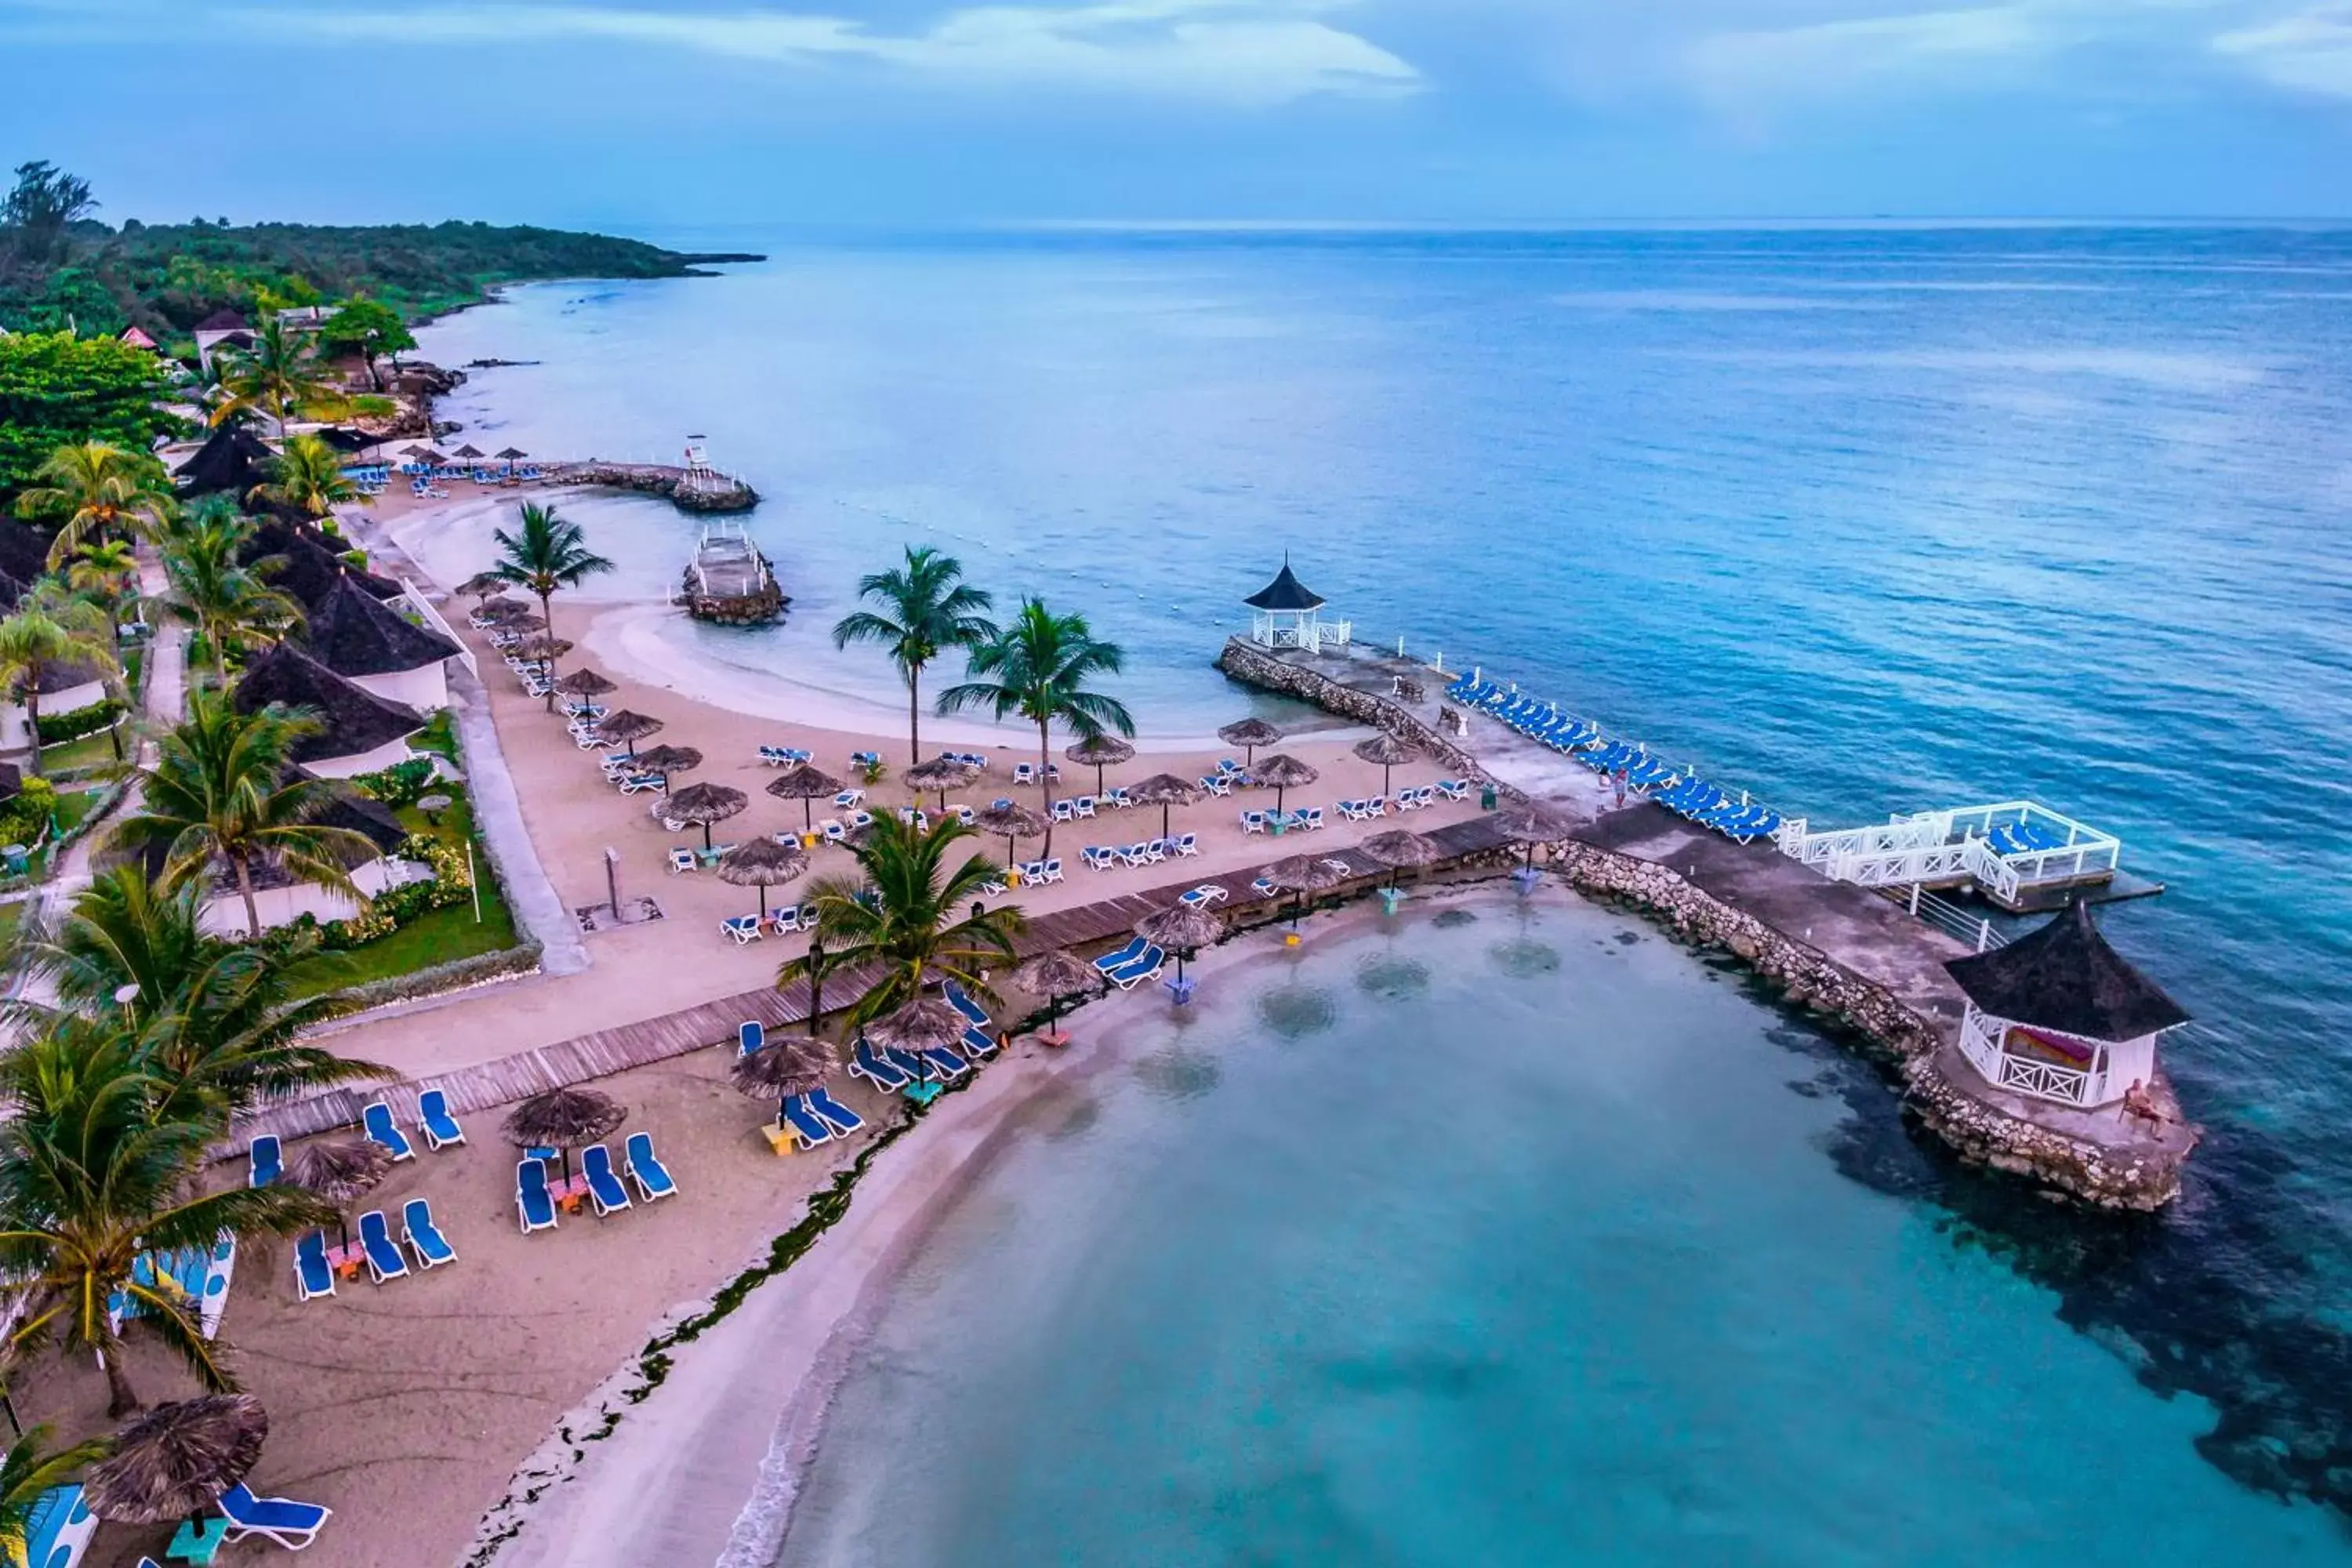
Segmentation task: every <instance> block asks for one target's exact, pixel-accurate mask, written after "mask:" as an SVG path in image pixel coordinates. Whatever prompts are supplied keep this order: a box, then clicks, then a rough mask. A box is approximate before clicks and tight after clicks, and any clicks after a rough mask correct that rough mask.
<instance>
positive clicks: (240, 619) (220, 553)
mask: <svg viewBox="0 0 2352 1568" xmlns="http://www.w3.org/2000/svg"><path fill="white" fill-rule="evenodd" d="M253 531H254V530H253V521H252V520H251V519H249V518H247V517H243V516H241V515H239V514H238V512H237V510H236V506H235V504H234V503H232V502H230V501H229V500H226V498H225V497H221V496H206V497H205V499H204V500H202V501H199V502H198V503H197V504H196V505H195V506H194V507H191V508H190V509H189V510H188V515H187V516H186V517H185V518H184V520H183V521H182V522H181V525H180V526H179V527H178V528H176V529H174V530H173V532H172V533H171V535H170V536H169V537H167V538H166V539H165V540H164V542H163V584H164V597H163V609H164V613H165V614H167V615H169V616H172V618H173V619H174V620H177V621H182V622H184V623H186V624H187V625H189V626H194V628H195V629H196V631H197V632H198V634H199V635H201V636H202V637H204V639H205V647H206V648H207V649H208V650H209V651H210V652H211V654H212V664H213V673H214V675H215V676H216V677H224V676H226V673H227V670H228V652H229V648H230V647H232V646H233V645H236V644H239V643H242V642H243V641H245V640H246V639H247V638H255V639H258V640H263V641H271V640H275V639H276V638H278V637H282V636H284V635H285V634H286V632H288V631H289V630H290V629H291V628H293V627H295V626H299V625H301V623H302V606H301V605H298V604H296V603H295V602H294V600H293V599H292V598H290V597H289V596H288V595H284V594H281V593H279V592H278V590H277V589H275V588H272V587H271V586H269V584H268V582H267V581H266V580H265V579H264V577H263V575H262V574H263V573H264V572H265V571H266V570H268V567H269V565H270V563H271V562H272V561H274V560H276V559H277V558H276V557H269V558H267V559H265V560H263V561H260V562H257V563H254V564H253V565H250V566H248V565H246V564H245V563H243V562H242V561H241V560H240V557H241V556H242V554H243V553H244V550H245V546H246V544H247V542H248V541H250V540H251V539H252V537H253Z"/></svg>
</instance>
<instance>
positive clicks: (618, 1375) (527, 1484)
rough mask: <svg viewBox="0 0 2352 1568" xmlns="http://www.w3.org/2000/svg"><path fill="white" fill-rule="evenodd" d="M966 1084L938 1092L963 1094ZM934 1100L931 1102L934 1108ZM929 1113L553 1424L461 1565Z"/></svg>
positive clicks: (491, 1549) (500, 1545) (569, 1471)
mask: <svg viewBox="0 0 2352 1568" xmlns="http://www.w3.org/2000/svg"><path fill="white" fill-rule="evenodd" d="M970 1082H971V1079H966V1080H965V1084H957V1085H954V1086H952V1087H951V1088H949V1089H945V1090H943V1095H944V1094H954V1093H961V1091H962V1089H964V1087H965V1085H966V1084H968V1083H970ZM936 1102H937V1101H936V1100H934V1101H933V1103H936ZM927 1110H929V1106H928V1105H914V1104H910V1105H909V1106H908V1111H907V1115H906V1118H905V1119H904V1120H903V1121H897V1122H894V1123H892V1124H891V1125H890V1126H889V1127H887V1128H886V1129H884V1130H883V1131H882V1132H881V1134H880V1135H879V1136H878V1137H877V1138H876V1139H875V1140H874V1141H873V1142H871V1143H868V1144H867V1145H866V1147H865V1148H864V1149H862V1150H860V1151H859V1152H858V1155H857V1158H856V1159H855V1160H853V1161H852V1162H850V1163H849V1164H848V1165H846V1166H845V1167H844V1168H843V1169H841V1170H839V1171H836V1172H835V1173H834V1176H833V1181H832V1183H831V1184H829V1185H827V1186H825V1187H823V1188H820V1189H819V1190H818V1191H816V1192H814V1193H812V1194H809V1198H808V1206H807V1210H806V1212H805V1213H804V1214H803V1215H802V1216H801V1218H800V1220H799V1222H798V1223H796V1224H795V1225H793V1226H792V1228H790V1229H789V1230H786V1231H785V1232H784V1233H783V1234H782V1235H781V1236H778V1237H774V1238H773V1239H772V1240H771V1241H770V1242H769V1243H768V1251H767V1255H766V1256H765V1257H764V1258H760V1259H759V1260H758V1261H756V1262H754V1263H752V1264H751V1265H750V1266H748V1267H747V1268H743V1269H742V1270H741V1271H740V1272H739V1273H738V1274H737V1275H736V1276H735V1277H734V1278H733V1279H730V1280H728V1281H727V1283H725V1284H724V1285H721V1286H720V1287H719V1289H716V1290H714V1291H712V1292H711V1293H710V1294H709V1296H707V1297H705V1298H704V1299H703V1300H701V1301H699V1302H698V1303H696V1304H694V1305H693V1306H690V1307H688V1308H687V1309H685V1310H684V1311H683V1312H682V1313H680V1314H678V1315H675V1316H672V1317H670V1318H668V1319H666V1320H665V1321H663V1322H662V1323H661V1324H660V1325H659V1326H658V1327H657V1328H656V1330H655V1331H654V1333H653V1336H652V1338H650V1339H648V1340H647V1341H646V1344H645V1348H644V1349H643V1350H640V1351H639V1352H637V1353H636V1354H635V1355H634V1356H632V1357H630V1358H629V1360H628V1361H626V1362H625V1363H622V1365H621V1366H620V1368H619V1369H618V1370H616V1371H615V1372H614V1373H613V1374H612V1375H611V1376H609V1377H607V1378H606V1379H605V1380H604V1382H603V1383H601V1384H597V1386H596V1388H595V1389H594V1391H593V1392H592V1393H591V1394H589V1395H588V1397H587V1398H586V1399H585V1400H583V1401H582V1402H581V1404H580V1405H577V1406H576V1407H574V1408H573V1409H572V1411H570V1412H569V1413H567V1414H566V1415H564V1416H563V1418H562V1420H560V1421H558V1422H557V1423H556V1426H555V1430H554V1431H553V1432H552V1433H551V1434H550V1435H549V1436H548V1438H547V1439H546V1441H544V1442H542V1443H541V1445H540V1446H539V1447H537V1448H535V1449H533V1450H532V1451H531V1453H530V1455H529V1456H527V1457H526V1458H524V1459H523V1461H522V1463H521V1464H520V1465H519V1466H518V1467H516V1469H515V1473H514V1477H513V1479H511V1480H509V1482H508V1483H507V1492H506V1495H505V1496H504V1497H502V1498H500V1499H499V1500H498V1501H497V1502H495V1503H493V1504H491V1505H490V1508H489V1510H488V1511H487V1512H485V1513H484V1514H483V1515H482V1520H481V1522H480V1524H478V1526H477V1527H476V1528H475V1531H474V1539H473V1542H472V1543H471V1544H469V1545H468V1546H467V1548H466V1551H465V1554H464V1555H463V1556H462V1557H461V1558H459V1559H458V1562H459V1563H460V1565H461V1568H488V1565H489V1564H490V1563H494V1562H495V1561H496V1560H497V1558H498V1555H499V1552H502V1551H503V1550H505V1548H506V1546H507V1543H508V1542H511V1541H513V1540H514V1539H515V1538H516V1537H517V1536H519V1535H520V1534H521V1533H522V1532H523V1530H524V1528H525V1527H526V1526H528V1525H529V1524H530V1513H531V1510H532V1508H533V1507H534V1506H535V1505H536V1504H537V1503H538V1502H539V1500H540V1499H541V1498H542V1497H544V1496H546V1495H547V1494H548V1493H549V1492H550V1491H552V1490H553V1489H556V1488H557V1487H560V1486H562V1485H563V1484H564V1483H566V1482H567V1481H570V1480H571V1479H572V1477H573V1474H574V1472H575V1471H577V1470H578V1468H580V1466H581V1465H582V1464H583V1462H584V1461H585V1459H586V1458H587V1452H588V1451H587V1448H586V1447H585V1445H587V1444H590V1443H597V1442H602V1441H603V1440H604V1438H606V1437H609V1436H612V1435H613V1433H614V1431H615V1430H617V1429H618V1428H619V1426H620V1425H621V1421H622V1419H623V1417H624V1416H625V1415H626V1414H627V1412H628V1409H629V1407H630V1406H632V1405H642V1404H644V1403H645V1401H646V1399H647V1398H648V1397H650V1396H651V1395H652V1394H653V1392H654V1391H655V1390H656V1389H657V1388H659V1387H660V1386H661V1385H662V1384H663V1383H664V1382H665V1381H666V1380H667V1378H668V1376H669V1370H670V1364H671V1355H670V1352H672V1351H675V1350H676V1349H677V1347H678V1346H680V1345H686V1344H691V1343H693V1342H695V1341H696V1340H698V1339H700V1338H701V1337H702V1335H703V1333H704V1332H705V1331H708V1330H709V1329H711V1328H713V1327H715V1326H717V1325H718V1324H719V1322H720V1321H723V1320H724V1319H725V1318H726V1317H727V1316H728V1314H729V1313H730V1312H732V1311H734V1310H735V1309H736V1308H738V1307H740V1306H741V1305H742V1304H743V1303H744V1301H745V1300H748V1299H749V1298H750V1296H751V1292H752V1291H754V1290H756V1289H759V1288H760V1287H761V1286H762V1285H764V1284H766V1283H767V1282H768V1281H769V1280H771V1279H775V1278H776V1277H777V1276H778V1275H780V1274H782V1273H783V1272H784V1271H785V1270H786V1269H789V1268H792V1266H793V1264H795V1263H797V1262H799V1261H800V1260H801V1259H802V1258H803V1257H805V1256H807V1254H808V1251H809V1249H810V1248H811V1247H814V1246H815V1245H816V1243H817V1240H818V1238H819V1237H823V1236H824V1233H825V1232H826V1231H828V1230H830V1229H832V1228H833V1227H834V1226H835V1225H837V1224H839V1223H840V1222H841V1218H842V1216H843V1215H845V1214H847V1213H848V1212H849V1202H850V1198H851V1195H852V1194H854V1193H855V1192H856V1188H857V1184H858V1181H859V1180H860V1179H861V1178H862V1177H863V1176H864V1175H865V1174H866V1167H867V1166H868V1165H870V1164H872V1163H873V1161H874V1157H875V1156H876V1155H877V1154H879V1153H881V1152H882V1151H883V1150H885V1149H887V1148H888V1147H889V1146H890V1145H891V1144H893V1143H895V1142H898V1140H899V1139H900V1138H901V1137H903V1136H904V1135H905V1134H907V1133H908V1132H910V1131H913V1130H914V1128H915V1126H916V1125H917V1124H918V1123H919V1122H920V1121H922V1119H923V1115H924V1113H925V1112H926V1111H927Z"/></svg>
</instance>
